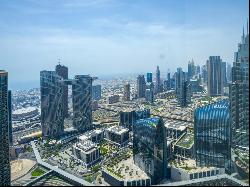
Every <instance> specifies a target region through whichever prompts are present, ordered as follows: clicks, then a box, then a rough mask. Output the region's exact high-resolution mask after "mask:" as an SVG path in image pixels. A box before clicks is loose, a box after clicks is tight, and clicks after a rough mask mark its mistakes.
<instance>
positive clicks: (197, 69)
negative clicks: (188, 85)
mask: <svg viewBox="0 0 250 187" xmlns="http://www.w3.org/2000/svg"><path fill="white" fill-rule="evenodd" d="M200 73H201V67H200V66H199V65H197V66H196V74H200Z"/></svg>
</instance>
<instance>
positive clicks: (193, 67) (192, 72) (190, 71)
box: [188, 59, 196, 79]
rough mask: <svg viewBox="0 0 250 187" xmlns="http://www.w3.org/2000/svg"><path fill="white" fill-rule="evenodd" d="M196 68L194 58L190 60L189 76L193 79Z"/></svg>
mask: <svg viewBox="0 0 250 187" xmlns="http://www.w3.org/2000/svg"><path fill="white" fill-rule="evenodd" d="M195 72H196V70H195V65H194V60H193V59H192V61H191V62H190V61H189V62H188V78H189V79H191V78H192V77H193V76H194V74H195Z"/></svg>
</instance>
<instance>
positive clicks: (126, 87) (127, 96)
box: [123, 83, 130, 101]
mask: <svg viewBox="0 0 250 187" xmlns="http://www.w3.org/2000/svg"><path fill="white" fill-rule="evenodd" d="M123 100H124V101H130V84H129V83H126V84H125V85H124V91H123Z"/></svg>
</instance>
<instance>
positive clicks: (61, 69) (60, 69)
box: [56, 64, 68, 117]
mask: <svg viewBox="0 0 250 187" xmlns="http://www.w3.org/2000/svg"><path fill="white" fill-rule="evenodd" d="M56 73H57V74H58V75H59V76H61V77H62V78H63V79H64V80H67V79H68V68H67V67H66V66H62V65H60V64H58V65H57V66H56ZM62 100H63V101H62V102H63V113H64V117H68V85H67V84H64V85H63V88H62Z"/></svg>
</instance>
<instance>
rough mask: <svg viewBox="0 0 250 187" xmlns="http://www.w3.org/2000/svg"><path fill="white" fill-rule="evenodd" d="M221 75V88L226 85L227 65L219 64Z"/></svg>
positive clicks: (224, 63)
mask: <svg viewBox="0 0 250 187" xmlns="http://www.w3.org/2000/svg"><path fill="white" fill-rule="evenodd" d="M221 73H222V81H223V86H225V85H226V84H227V63H226V62H221Z"/></svg>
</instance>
